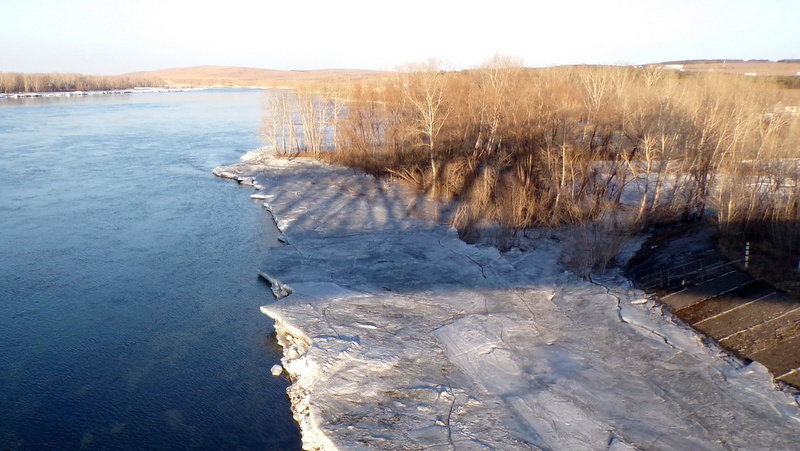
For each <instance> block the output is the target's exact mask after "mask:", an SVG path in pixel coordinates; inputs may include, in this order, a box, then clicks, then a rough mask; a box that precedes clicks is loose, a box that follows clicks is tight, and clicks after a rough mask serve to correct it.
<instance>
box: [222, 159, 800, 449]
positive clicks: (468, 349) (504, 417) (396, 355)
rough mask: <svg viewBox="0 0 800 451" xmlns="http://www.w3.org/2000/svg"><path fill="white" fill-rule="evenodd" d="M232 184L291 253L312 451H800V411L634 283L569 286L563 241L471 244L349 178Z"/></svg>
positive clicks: (287, 311)
mask: <svg viewBox="0 0 800 451" xmlns="http://www.w3.org/2000/svg"><path fill="white" fill-rule="evenodd" d="M225 170H227V171H231V172H237V173H240V174H242V175H255V176H256V177H257V179H258V181H259V183H260V184H262V185H263V186H264V189H263V193H264V194H265V198H266V206H267V207H268V208H269V209H270V210H271V211H272V212H273V214H274V217H275V220H276V223H277V224H278V225H279V227H280V228H281V230H282V231H283V233H284V241H285V242H286V243H287V244H286V245H285V246H282V247H280V248H278V249H276V250H275V251H273V252H272V253H271V254H270V257H269V260H268V261H267V262H266V263H265V267H264V268H262V269H263V270H264V271H265V272H266V273H268V274H269V275H271V277H274V278H275V279H276V280H279V281H280V282H281V283H283V284H286V285H288V286H289V287H291V292H292V294H291V295H290V296H288V297H286V298H284V299H282V300H280V301H277V302H274V303H271V304H269V305H266V306H264V307H262V311H263V312H264V313H265V314H267V315H269V316H270V317H272V318H274V319H275V321H276V330H277V332H278V340H279V342H280V343H281V345H282V346H283V348H284V358H283V365H284V367H285V368H286V370H287V372H288V373H289V374H290V375H291V377H292V378H293V381H294V384H293V385H292V386H291V387H290V389H289V396H290V398H291V399H292V404H293V409H294V413H295V418H296V419H297V420H298V422H299V423H300V425H301V429H302V431H303V443H304V447H306V448H312V449H313V448H323V449H335V448H346V449H351V448H360V447H367V448H380V449H418V448H422V447H424V448H431V449H452V448H458V449H484V448H485V449H526V448H530V449H537V448H545V449H566V450H580V449H620V450H621V449H692V450H700V449H792V448H796V446H797V443H798V441H797V440H798V439H797V437H798V436H799V435H798V434H800V412H799V411H798V408H797V405H796V402H795V400H794V399H793V398H792V397H791V396H790V395H788V394H786V393H783V392H780V391H776V390H774V389H773V385H772V383H771V379H770V376H769V374H768V373H767V372H766V370H765V369H764V368H763V367H762V366H760V365H758V364H755V363H754V364H751V365H749V366H741V364H739V363H737V362H736V361H733V360H731V359H726V358H724V357H721V356H720V353H719V349H717V348H714V347H708V346H706V345H704V344H703V342H702V340H700V339H699V338H698V337H697V336H696V335H695V334H694V333H693V332H691V331H689V330H686V329H685V328H683V327H682V326H680V325H677V324H675V323H673V322H672V321H671V320H670V318H669V317H667V316H665V315H662V313H661V312H660V310H659V309H658V308H657V307H655V306H654V305H653V303H652V302H647V303H640V302H637V301H640V300H641V299H642V296H643V294H642V293H641V292H639V291H636V290H633V289H630V288H629V284H628V283H627V281H626V280H624V279H623V278H621V277H619V276H616V275H613V274H612V275H610V276H607V277H606V278H605V279H604V280H600V281H598V280H595V283H590V282H587V281H583V280H581V279H579V278H577V277H575V276H573V275H572V274H570V273H568V272H566V271H564V269H563V267H562V266H561V264H560V263H559V262H560V261H561V260H562V255H561V250H562V248H563V247H564V246H563V244H564V243H563V241H558V240H557V239H553V238H542V239H540V240H538V241H536V242H534V243H532V244H531V246H530V247H531V249H529V250H528V251H526V252H519V251H515V252H510V253H507V254H500V253H499V252H498V251H497V250H496V249H494V248H488V247H476V246H471V245H467V244H465V243H463V242H461V241H460V240H458V238H457V236H456V234H455V232H454V231H453V230H452V229H449V228H448V227H445V226H441V225H437V224H435V223H432V222H427V221H422V220H417V219H412V218H411V217H409V215H408V210H409V209H410V208H413V206H411V207H410V206H409V202H408V200H407V197H404V196H403V194H402V193H401V192H400V190H399V188H397V187H394V186H384V185H381V184H380V182H378V181H376V180H374V179H373V178H372V177H369V176H364V175H357V174H354V172H353V171H352V170H349V169H344V168H339V167H332V166H325V165H321V164H317V163H314V162H309V161H303V160H295V161H293V162H287V161H277V160H276V161H271V162H267V163H265V164H263V165H260V166H246V165H236V166H232V167H229V168H225ZM554 233H555V232H554ZM632 302H637V303H636V304H633V303H632ZM265 370H266V369H265Z"/></svg>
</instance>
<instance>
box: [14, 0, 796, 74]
mask: <svg viewBox="0 0 800 451" xmlns="http://www.w3.org/2000/svg"><path fill="white" fill-rule="evenodd" d="M496 53H499V54H503V55H508V56H513V57H517V58H519V59H521V60H522V61H524V62H525V64H527V65H529V66H546V65H554V64H578V63H590V64H638V63H647V62H658V61H665V60H675V59H695V58H742V59H753V58H764V59H773V60H774V59H782V58H800V0H759V1H756V0H752V1H746V0H672V1H670V0H638V1H637V0H618V1H600V0H596V1H589V0H586V1H579V0H548V1H512V0H482V1H472V0H461V1H451V0H440V1H436V0H401V1H394V0H385V1H380V0H371V1H369V0H339V1H336V0H327V1H323V0H305V1H302V0H284V1H280V2H275V1H271V0H261V1H251V0H224V1H215V2H210V1H204V0H192V1H189V0H139V1H133V0H130V1H116V0H2V6H1V7H0V72H8V71H21V72H82V73H93V74H119V73H124V72H131V71H138V70H152V69H162V68H169V67H184V66H195V65H212V64H213V65H235V66H247V67H260V68H269V69H320V68H357V69H393V68H395V67H397V66H400V65H402V64H405V63H414V62H421V61H425V60H427V59H429V58H437V59H439V60H442V61H444V62H445V63H447V65H448V66H449V67H450V68H467V67H473V66H476V65H478V64H480V63H482V62H484V61H486V60H488V59H489V58H490V57H491V56H492V55H494V54H496Z"/></svg>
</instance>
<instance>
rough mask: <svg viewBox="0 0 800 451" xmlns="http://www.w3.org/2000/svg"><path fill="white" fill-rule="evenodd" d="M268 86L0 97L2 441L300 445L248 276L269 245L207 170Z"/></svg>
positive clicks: (236, 152) (261, 290) (258, 211)
mask: <svg viewBox="0 0 800 451" xmlns="http://www.w3.org/2000/svg"><path fill="white" fill-rule="evenodd" d="M262 96H263V93H262V92H260V91H256V90H209V91H193V92H180V93H142V94H131V95H119V96H96V97H81V98H75V97H72V98H36V99H0V449H50V448H55V449H76V448H86V449H109V448H111V449H188V448H211V449H297V448H299V447H300V436H299V431H298V429H297V426H296V424H295V423H294V422H293V420H292V418H291V412H290V406H289V401H288V399H287V397H286V393H285V390H286V387H287V385H288V381H286V380H285V379H284V378H275V377H273V376H272V375H271V374H270V372H269V369H270V367H271V366H272V365H273V364H275V363H278V362H279V358H280V349H279V348H278V345H277V343H276V342H275V340H274V335H273V333H274V332H273V329H272V323H271V320H270V319H269V318H267V317H266V316H264V315H262V314H261V313H260V312H259V309H258V307H259V306H260V305H262V304H265V303H267V302H270V301H271V297H270V296H271V295H270V294H269V291H268V288H267V287H266V286H265V285H264V284H263V283H261V282H260V281H259V280H258V279H257V271H258V268H259V264H260V263H261V262H262V261H263V260H264V259H265V258H266V256H267V254H268V253H269V250H270V248H271V247H273V246H275V245H277V240H276V238H277V231H276V229H275V226H274V224H273V222H272V220H271V219H270V217H269V216H268V214H267V213H266V212H265V211H264V209H263V208H262V207H260V206H259V204H258V203H257V202H254V201H251V200H250V198H249V194H250V193H251V190H249V189H247V188H244V187H239V186H237V185H236V184H235V183H231V182H230V181H224V180H221V179H217V178H215V177H214V176H213V175H212V174H211V170H212V169H213V168H214V167H215V166H218V165H222V164H230V163H234V162H236V161H238V157H239V156H240V155H241V154H242V153H244V152H245V151H247V150H250V149H252V148H255V147H257V146H258V145H259V139H258V136H257V131H258V127H259V121H260V116H261V108H262Z"/></svg>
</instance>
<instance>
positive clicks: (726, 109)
mask: <svg viewBox="0 0 800 451" xmlns="http://www.w3.org/2000/svg"><path fill="white" fill-rule="evenodd" d="M787 64H788V63H787ZM306 92H316V93H317V94H316V95H318V96H319V99H318V101H317V103H316V105H318V107H319V108H335V106H336V105H337V102H339V103H338V105H342V102H343V105H344V106H343V108H342V110H341V114H340V115H338V116H337V115H331V114H320V115H319V116H317V117H320V118H322V117H326V118H329V119H319V120H321V121H323V122H325V124H324V127H323V128H324V129H325V130H326V131H325V132H324V133H325V134H326V136H328V138H329V139H328V141H327V142H326V145H324V146H323V147H325V149H324V150H323V151H322V156H323V157H324V158H326V159H330V160H331V161H335V162H337V163H341V164H346V165H350V166H353V167H357V168H360V169H362V170H365V171H367V172H369V173H372V174H376V175H386V176H390V177H395V178H399V179H402V180H405V181H407V182H409V183H411V184H414V185H416V186H418V187H419V189H420V190H421V191H426V192H427V193H428V194H429V195H430V196H431V197H434V198H440V199H443V200H451V199H453V200H456V201H457V202H458V203H459V204H460V208H459V209H458V211H457V213H456V214H455V215H454V216H453V222H454V225H456V226H457V227H458V228H459V229H460V230H462V231H464V233H468V231H469V230H471V229H472V230H474V229H476V228H477V227H483V226H484V225H485V224H486V223H487V222H496V223H498V224H499V225H500V226H501V227H505V228H507V229H509V230H514V229H523V228H527V227H534V226H557V225H564V224H567V225H579V226H586V227H585V228H584V229H583V232H581V233H584V235H582V236H578V237H577V238H578V241H579V242H581V243H583V247H582V249H583V250H582V251H579V252H578V254H580V257H579V260H580V261H581V263H579V265H578V266H582V267H583V268H584V270H585V271H597V270H601V269H602V268H603V267H604V266H605V265H606V264H607V263H608V261H609V258H610V257H609V255H611V253H614V252H616V250H617V248H618V245H619V243H620V242H621V240H622V239H624V237H625V236H627V235H628V234H629V233H631V232H632V231H633V230H636V229H640V228H644V227H647V226H649V225H650V224H653V223H655V222H659V221H665V220H675V219H682V220H684V221H693V220H700V219H707V218H708V217H709V216H711V217H715V218H716V219H718V220H719V222H720V228H721V231H722V232H723V233H740V231H739V230H733V229H732V228H729V227H727V224H743V227H744V230H745V231H747V232H748V233H749V232H751V231H752V230H753V229H754V228H759V229H762V230H766V231H768V232H769V234H770V238H769V239H770V240H771V241H772V242H788V240H794V241H792V242H795V241H798V240H797V239H795V238H793V232H792V230H794V229H798V227H797V224H798V220H800V217H798V201H799V200H800V191H798V186H800V183H798V178H800V174H798V172H797V168H798V166H797V157H798V156H797V149H798V148H800V119H798V118H799V116H797V115H793V114H791V112H790V110H786V109H785V107H786V106H792V105H797V104H798V103H800V99H798V95H797V92H794V91H791V90H786V89H782V88H781V87H780V86H779V85H778V84H776V83H775V81H774V80H770V79H765V78H753V77H741V76H732V75H725V74H719V73H697V74H691V75H686V74H679V73H677V72H674V71H664V70H660V69H657V68H652V67H648V68H631V67H592V66H590V67H560V68H550V69H541V70H530V69H524V68H521V67H519V66H516V65H514V64H513V63H510V62H509V61H506V60H494V61H492V62H490V63H489V64H487V65H486V66H484V67H481V68H478V69H475V70H472V71H465V72H458V73H451V72H442V71H437V70H436V69H435V68H431V67H428V68H427V70H412V71H409V72H405V73H400V74H395V76H394V77H389V78H381V79H371V80H367V81H362V82H357V83H353V84H351V85H349V86H347V87H346V89H342V88H341V87H340V89H339V90H338V91H336V92H337V94H336V96H332V95H330V94H325V93H326V92H331V91H330V89H329V88H326V87H325V86H324V85H320V86H319V88H318V89H316V90H310V91H309V90H308V89H307V88H306ZM326 99H327V100H326ZM332 117H335V119H330V118H332ZM318 125H320V124H317V126H318ZM295 126H296V125H295ZM293 133H294V134H295V136H301V135H303V133H302V131H296V132H293ZM304 147H305V144H303V143H302V142H300V143H298V144H297V148H299V149H303V148H304ZM645 181H646V182H645ZM754 187H757V189H755V188H754ZM635 193H638V195H639V198H638V200H637V199H634V200H633V202H634V203H633V205H631V204H630V203H626V200H627V201H628V202H630V201H631V195H632V194H635ZM623 211H632V212H633V214H631V215H628V214H624V215H623V214H622V213H621V212H623ZM623 217H624V218H625V220H624V221H623V219H622V218H623ZM781 224H783V225H784V226H781ZM793 227H794V229H793ZM728 229H730V230H728Z"/></svg>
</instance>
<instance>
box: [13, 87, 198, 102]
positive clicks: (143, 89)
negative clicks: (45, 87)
mask: <svg viewBox="0 0 800 451" xmlns="http://www.w3.org/2000/svg"><path fill="white" fill-rule="evenodd" d="M204 89H208V88H206V87H195V88H150V87H141V88H130V89H103V90H98V91H43V92H13V93H0V99H27V98H39V97H87V96H110V95H123V94H152V93H162V92H186V91H202V90H204Z"/></svg>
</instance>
